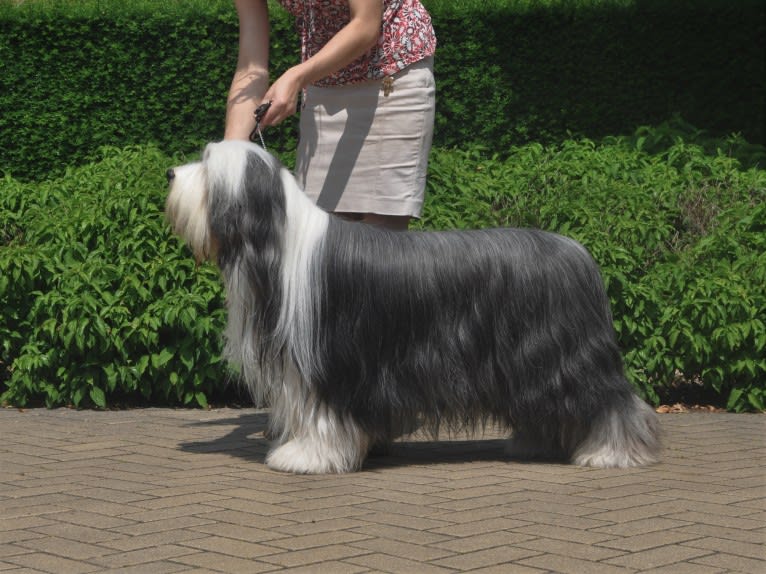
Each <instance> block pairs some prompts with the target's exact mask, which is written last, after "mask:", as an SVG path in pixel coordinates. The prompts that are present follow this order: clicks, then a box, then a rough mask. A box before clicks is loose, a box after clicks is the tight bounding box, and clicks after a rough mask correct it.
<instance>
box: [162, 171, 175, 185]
mask: <svg viewBox="0 0 766 574" xmlns="http://www.w3.org/2000/svg"><path fill="white" fill-rule="evenodd" d="M165 176H166V177H167V178H168V183H171V182H172V181H173V179H174V178H175V177H176V172H175V171H173V169H172V168H171V169H169V170H168V171H167V172H165Z"/></svg>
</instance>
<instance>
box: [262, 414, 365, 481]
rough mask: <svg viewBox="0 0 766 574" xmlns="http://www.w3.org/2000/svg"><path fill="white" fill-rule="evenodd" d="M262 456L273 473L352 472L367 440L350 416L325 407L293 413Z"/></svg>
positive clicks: (362, 459) (359, 463)
mask: <svg viewBox="0 0 766 574" xmlns="http://www.w3.org/2000/svg"><path fill="white" fill-rule="evenodd" d="M297 415H298V416H296V417H295V418H294V419H293V420H292V421H290V424H288V425H287V426H286V427H285V428H284V430H283V432H282V434H281V436H280V439H279V440H278V441H277V442H276V443H275V445H274V447H273V448H272V450H271V451H270V452H269V454H268V456H267V457H266V464H268V465H269V467H270V468H273V469H274V470H281V471H284V472H294V473H300V474H326V473H340V472H353V471H356V470H359V468H361V466H362V463H363V462H364V458H365V456H366V455H367V451H368V450H369V446H370V445H369V439H368V437H367V435H366V434H365V433H364V431H362V430H361V429H360V428H359V425H357V424H356V423H355V422H354V421H353V420H352V419H351V418H350V417H341V416H339V415H338V414H337V413H335V412H333V411H332V410H331V409H330V408H329V407H328V406H327V405H325V404H322V403H320V404H315V405H314V406H313V407H312V408H311V412H308V413H299V414H297Z"/></svg>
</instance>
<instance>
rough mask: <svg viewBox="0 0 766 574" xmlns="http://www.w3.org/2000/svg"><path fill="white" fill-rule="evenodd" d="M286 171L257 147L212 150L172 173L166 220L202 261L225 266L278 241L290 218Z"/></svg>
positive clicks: (227, 145)
mask: <svg viewBox="0 0 766 574" xmlns="http://www.w3.org/2000/svg"><path fill="white" fill-rule="evenodd" d="M281 169H282V167H281V165H280V164H279V163H278V162H277V160H276V159H275V158H274V157H273V156H271V155H270V154H268V153H267V152H265V151H264V150H263V149H261V148H260V147H258V146H257V145H255V144H251V143H249V142H244V141H233V140H232V141H229V140H225V141H222V142H218V143H211V144H208V146H207V147H206V148H205V152H204V154H203V156H202V159H201V160H200V161H198V162H195V163H189V164H186V165H182V166H180V167H175V168H172V169H169V170H168V172H167V177H168V183H169V186H170V193H169V195H168V198H167V202H166V205H165V216H166V218H167V220H168V221H169V222H170V225H171V227H172V228H173V232H174V233H176V234H177V235H179V236H180V237H182V238H183V239H184V240H185V241H186V242H187V243H188V244H189V247H190V248H191V250H192V252H193V253H194V256H195V257H196V258H197V260H198V261H202V260H212V261H216V262H218V264H219V265H221V266H223V265H225V264H226V262H227V261H228V260H233V259H236V258H237V257H239V255H240V254H241V252H242V250H243V249H245V248H246V246H247V245H264V244H268V243H269V242H270V240H271V241H273V235H274V233H275V231H274V230H275V229H278V228H280V226H281V225H282V223H283V221H284V216H285V215H284V214H285V198H284V193H283V191H282V185H281V182H280V179H279V175H280V170H281Z"/></svg>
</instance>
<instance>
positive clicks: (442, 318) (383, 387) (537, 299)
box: [166, 141, 660, 473]
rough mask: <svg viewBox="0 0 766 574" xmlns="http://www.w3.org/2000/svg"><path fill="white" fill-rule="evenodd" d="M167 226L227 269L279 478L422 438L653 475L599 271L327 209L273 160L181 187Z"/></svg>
mask: <svg viewBox="0 0 766 574" xmlns="http://www.w3.org/2000/svg"><path fill="white" fill-rule="evenodd" d="M168 180H169V187H170V191H169V194H168V198H167V203H166V216H167V219H168V221H169V223H170V225H171V226H172V228H173V231H174V232H175V233H176V234H177V235H179V236H180V237H181V238H183V239H184V240H185V241H186V242H187V243H188V245H189V246H190V248H191V250H192V251H193V253H194V255H195V257H196V258H197V259H198V260H211V261H213V262H215V263H216V264H217V265H218V267H219V268H220V271H221V274H222V277H223V281H224V284H225V289H226V299H227V301H226V305H227V311H228V322H227V326H226V331H225V335H224V338H225V346H224V355H225V357H226V359H227V360H228V361H230V362H231V363H232V364H233V365H234V366H235V367H236V368H237V369H238V370H239V372H240V374H241V377H242V379H243V380H244V382H245V383H246V385H247V387H248V388H249V389H250V391H251V393H252V395H253V399H254V401H255V402H256V404H259V405H269V406H270V407H271V416H270V419H271V420H270V423H269V433H270V435H271V437H272V438H273V439H274V440H273V444H272V446H271V449H270V451H269V453H268V455H267V457H266V464H267V465H268V466H269V467H271V468H273V469H276V470H280V471H286V472H292V473H344V472H352V471H356V470H359V469H360V468H361V467H362V464H363V462H364V460H365V458H366V457H367V455H368V453H369V451H370V449H371V448H372V447H373V446H380V445H388V444H390V443H391V441H392V440H393V439H394V437H397V436H399V435H401V434H402V433H406V432H407V431H408V430H411V429H412V428H414V427H417V426H420V428H421V429H423V430H424V431H426V432H429V433H431V435H432V436H434V437H435V436H436V435H437V434H438V432H439V430H440V428H447V429H449V430H450V432H452V431H472V432H475V431H477V429H483V428H486V425H499V426H500V427H502V428H506V429H508V430H510V431H512V436H511V438H510V439H509V440H508V442H507V448H506V452H507V454H508V455H509V456H510V457H512V458H523V459H549V460H551V459H552V460H562V461H568V462H571V463H574V464H576V465H581V466H590V467H632V466H637V465H644V464H650V463H654V462H656V461H657V460H658V457H659V450H660V431H659V425H658V421H657V417H656V414H655V413H654V411H653V410H652V409H651V408H650V407H649V406H648V405H647V404H646V403H645V402H644V401H642V400H641V399H640V398H639V397H638V396H637V395H636V393H635V392H634V390H633V388H632V387H631V385H630V383H629V382H628V381H627V380H626V378H625V375H624V371H623V363H622V356H621V354H620V351H619V348H618V345H617V341H616V335H615V332H614V328H613V324H612V318H611V311H610V308H609V300H608V298H607V295H606V293H605V289H604V284H603V281H602V278H601V275H600V271H599V268H598V266H597V265H596V263H595V262H594V261H593V259H592V257H591V256H590V255H589V253H588V252H587V251H586V249H585V248H584V247H583V246H582V245H580V244H579V243H577V242H576V241H574V240H572V239H569V238H567V237H563V236H561V235H557V234H554V233H550V232H545V231H541V230H534V229H488V230H475V231H390V230H386V229H385V228H381V227H376V226H373V225H369V224H365V223H357V222H350V221H346V220H344V219H342V218H339V217H337V216H334V215H331V214H328V213H325V212H323V211H322V210H320V209H319V208H318V207H316V206H315V205H314V204H313V203H312V202H311V200H309V199H308V198H307V197H306V195H305V194H304V193H303V191H302V190H301V189H300V188H299V186H298V184H297V182H296V181H295V179H294V178H293V176H292V175H291V173H290V172H289V171H288V170H287V169H286V168H285V167H284V166H282V165H281V164H280V162H279V161H278V160H277V159H276V158H274V157H273V156H272V155H270V154H269V153H267V152H266V151H265V150H263V149H262V148H261V147H259V146H258V145H256V144H253V143H250V142H244V141H222V142H219V143H211V144H209V145H207V147H206V148H205V151H204V154H203V156H202V159H201V161H199V162H195V163H191V164H187V165H183V166H180V167H177V168H175V169H171V170H169V171H168Z"/></svg>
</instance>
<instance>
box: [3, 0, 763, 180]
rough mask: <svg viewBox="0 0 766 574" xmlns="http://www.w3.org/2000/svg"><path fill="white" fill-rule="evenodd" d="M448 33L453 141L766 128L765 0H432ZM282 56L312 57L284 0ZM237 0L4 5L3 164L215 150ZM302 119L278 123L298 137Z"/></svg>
mask: <svg viewBox="0 0 766 574" xmlns="http://www.w3.org/2000/svg"><path fill="white" fill-rule="evenodd" d="M425 3H426V6H427V7H428V8H429V10H430V11H431V13H432V15H433V19H434V25H435V28H436V32H437V36H438V38H439V47H438V53H437V59H436V74H437V120H436V126H437V130H436V135H435V143H436V145H437V146H441V147H451V146H458V147H462V146H464V145H466V144H481V145H484V146H487V147H489V148H491V149H494V150H500V151H501V152H503V153H504V152H505V151H506V150H508V149H509V147H510V146H512V145H520V144H524V143H527V142H530V141H543V142H556V141H562V140H564V139H567V138H568V137H570V135H571V134H574V135H576V136H587V137H590V138H594V139H599V138H601V137H603V136H606V135H619V134H629V133H632V132H633V131H634V130H635V128H636V127H637V126H639V125H657V124H659V123H661V122H663V121H665V120H667V119H668V118H670V117H671V116H673V115H674V114H680V115H681V116H682V117H683V118H684V119H685V120H687V121H689V122H691V123H692V124H694V125H696V126H699V127H701V128H704V129H706V130H708V131H709V132H710V133H711V134H712V135H714V136H718V135H726V134H729V133H732V132H741V133H742V134H743V135H744V136H745V138H746V139H747V140H749V141H750V142H753V143H764V137H765V136H764V121H765V118H766V115H765V114H764V109H765V108H766V104H764V93H765V89H764V85H765V82H766V80H765V79H764V78H766V73H765V72H766V70H765V66H764V59H765V57H764V53H763V50H762V48H763V38H764V34H765V33H766V29H765V26H766V25H765V24H764V22H765V19H764V14H765V10H766V8H765V6H766V5H765V4H764V3H763V2H762V0H738V1H736V2H732V1H731V0H685V1H674V2H667V1H666V0H642V1H640V2H638V1H633V0H536V1H532V0H492V1H484V2H475V1H465V2H459V1H457V0H431V1H428V0H426V2H425ZM272 12H273V18H272V50H271V56H272V62H271V64H272V70H273V72H274V73H279V72H280V71H282V70H284V69H285V68H286V67H287V66H289V65H290V64H291V63H294V62H296V61H297V59H298V44H297V38H296V36H295V32H294V29H293V22H292V18H291V17H290V16H288V15H286V13H285V12H284V11H283V10H281V9H279V8H275V7H274V6H272ZM236 38H237V25H236V15H235V13H234V9H233V7H232V3H231V2H230V0H210V1H209V2H203V1H202V0H195V1H190V2H181V1H180V0H176V1H166V2H159V1H157V0H141V1H138V2H128V3H124V2H117V1H116V0H83V2H77V3H73V2H67V1H64V0H47V1H45V0H32V1H26V2H16V1H9V0H3V1H1V2H0V63H2V74H0V109H1V110H3V112H2V114H0V170H2V171H10V172H11V173H12V174H13V175H14V177H16V178H19V179H24V180H29V179H42V178H45V177H49V176H55V175H60V174H61V173H62V172H63V170H64V169H65V167H66V166H69V165H75V164H81V163H83V162H86V161H88V160H89V159H90V158H92V157H93V155H94V153H96V150H97V149H98V148H99V147H100V146H103V145H113V146H126V145H131V144H144V143H147V142H154V143H156V144H157V145H158V146H159V147H160V149H163V150H166V151H167V152H168V153H176V152H190V151H192V150H198V149H200V147H201V145H202V144H203V143H204V142H206V141H210V140H215V139H219V138H220V137H221V135H222V133H223V117H224V106H225V97H226V92H227V89H228V84H229V81H230V78H231V74H232V71H233V68H234V63H235V61H236V49H237V40H236ZM295 125H296V124H295V121H294V120H293V121H290V122H288V123H287V124H286V125H285V126H283V127H282V128H279V129H275V130H271V133H270V134H269V135H268V136H267V138H268V139H269V140H270V141H269V143H270V145H271V147H272V148H278V149H282V150H289V149H293V148H294V147H295V135H296V134H295Z"/></svg>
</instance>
